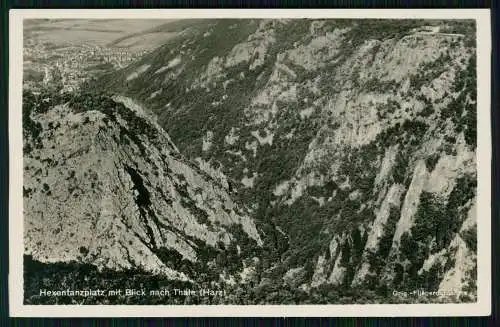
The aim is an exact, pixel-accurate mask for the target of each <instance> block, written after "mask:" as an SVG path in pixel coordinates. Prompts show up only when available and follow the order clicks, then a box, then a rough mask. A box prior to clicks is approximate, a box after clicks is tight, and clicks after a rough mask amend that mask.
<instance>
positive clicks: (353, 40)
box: [105, 20, 476, 301]
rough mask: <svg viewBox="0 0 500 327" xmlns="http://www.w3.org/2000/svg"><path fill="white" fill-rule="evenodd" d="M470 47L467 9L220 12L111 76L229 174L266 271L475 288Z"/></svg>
mask: <svg viewBox="0 0 500 327" xmlns="http://www.w3.org/2000/svg"><path fill="white" fill-rule="evenodd" d="M475 62H476V59H475V26H474V22H469V21H460V22H457V21H417V20H414V21H410V20H402V21H390V20H352V21H351V20H314V21H313V20H221V21H207V22H204V23H203V24H200V23H197V24H193V26H191V27H190V28H189V30H187V31H186V32H185V33H183V34H182V35H181V36H179V37H177V38H175V39H174V40H172V41H170V42H168V43H167V44H166V45H165V46H164V47H161V48H159V49H158V50H157V51H155V52H153V53H152V54H150V55H147V56H145V57H144V58H142V59H141V60H140V61H139V62H137V63H136V64H134V65H131V66H129V67H128V68H127V69H125V70H123V71H120V72H119V73H116V74H113V75H112V78H108V80H107V81H106V82H105V85H106V86H107V87H109V88H111V89H113V90H114V91H115V92H118V93H122V94H125V95H127V96H129V97H132V98H134V99H135V100H136V101H139V102H141V103H143V104H144V106H145V107H147V108H150V109H151V111H152V112H153V113H154V114H156V115H157V116H158V121H159V124H161V125H162V126H163V127H164V128H165V129H166V130H167V131H168V132H169V134H170V135H171V137H172V139H173V140H174V142H175V143H176V144H177V146H178V147H179V149H180V151H181V152H182V153H183V154H184V155H186V156H187V157H189V158H191V159H192V160H203V161H204V162H209V163H210V165H211V166H212V167H216V168H217V169H218V171H220V172H221V173H222V174H224V175H226V176H227V179H228V180H229V181H230V182H231V184H232V185H233V186H234V188H235V189H236V190H237V195H236V197H237V199H236V201H237V202H239V203H242V204H245V205H246V206H248V208H249V210H250V214H251V216H252V217H253V218H254V219H255V220H256V222H257V226H258V229H259V230H260V232H261V234H262V238H263V241H264V248H266V249H267V250H268V251H266V253H267V255H266V256H265V257H263V258H261V259H262V260H261V261H260V263H259V265H258V266H257V267H256V269H257V271H258V272H259V273H258V276H259V277H258V278H257V280H256V282H257V283H260V285H268V284H269V282H270V281H272V283H278V284H281V283H284V284H287V283H288V284H290V283H291V284H292V285H295V286H294V287H295V288H297V289H300V290H303V291H304V292H306V293H308V292H310V291H311V289H312V288H321V287H325V286H326V285H330V287H335V286H338V287H340V288H341V289H346V288H355V287H364V288H365V289H369V290H373V291H374V292H376V293H378V294H381V295H382V296H387V295H388V294H389V293H390V292H392V291H391V290H402V289H404V290H412V289H425V290H428V291H437V290H440V291H449V293H453V292H455V293H453V295H452V296H449V294H448V295H443V296H440V298H441V299H442V300H443V298H444V301H456V300H459V299H461V300H474V299H475V296H476V295H475V294H476V286H475V279H476V277H475V276H476V236H475V235H476V232H475V224H476V223H475V221H476V215H475V203H476V162H475V158H476V73H475V68H476V65H475ZM266 283H267V284H266ZM388 292H389V293H388ZM443 293H444V292H443ZM268 300H269V299H268ZM428 300H429V299H428ZM435 300H436V299H435V298H432V299H430V301H435ZM416 301H427V300H426V299H417V300H416Z"/></svg>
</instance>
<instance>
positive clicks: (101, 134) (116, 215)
mask: <svg viewBox="0 0 500 327" xmlns="http://www.w3.org/2000/svg"><path fill="white" fill-rule="evenodd" d="M103 101H106V102H105V103H104V102H103ZM79 106H80V107H79V108H78V109H75V107H74V106H73V104H72V103H71V101H70V102H66V103H62V104H59V105H55V106H53V107H49V108H48V109H47V110H44V111H43V112H36V111H34V112H32V113H31V114H30V119H31V122H32V123H33V124H35V125H37V124H38V126H40V127H41V128H40V129H39V130H38V133H37V136H36V137H30V136H29V135H28V137H25V157H24V169H25V173H24V195H25V197H24V217H25V218H24V219H25V221H24V233H25V235H24V236H25V237H24V242H25V253H26V254H31V255H32V256H33V258H34V259H36V260H38V261H41V262H70V261H76V262H81V263H88V264H92V265H95V266H97V267H98V268H100V269H102V268H109V269H113V270H125V269H133V268H140V269H142V270H145V271H148V272H151V273H155V274H162V275H165V276H166V277H168V278H172V279H180V280H189V279H190V278H191V276H189V275H186V274H185V273H184V272H180V271H177V270H176V269H177V268H178V267H175V266H174V267H173V266H170V267H169V266H167V264H166V263H167V261H168V260H169V259H170V258H169V256H168V255H167V253H172V251H173V252H177V253H178V254H179V255H180V256H181V258H182V260H187V261H189V262H193V263H194V262H197V261H198V260H199V252H200V251H202V252H203V251H205V248H211V249H216V250H224V249H225V248H226V247H229V245H230V244H231V243H234V242H237V240H236V236H235V235H233V234H232V233H231V232H230V228H233V227H236V226H239V228H241V230H242V231H244V233H243V234H245V235H246V237H247V238H249V239H250V240H252V241H253V243H254V245H255V246H256V247H258V246H260V245H261V244H262V241H261V239H260V236H259V233H258V232H257V230H256V227H255V225H254V223H253V221H252V219H251V218H250V217H249V216H248V214H247V213H245V212H244V211H242V210H241V209H240V208H239V207H238V206H237V205H236V204H235V203H234V201H233V200H232V199H231V196H230V195H229V194H228V192H227V191H226V190H225V188H224V187H223V186H222V185H221V184H219V183H218V182H217V181H216V180H215V179H214V178H212V177H211V176H210V175H209V174H207V173H206V172H203V171H202V170H200V169H198V168H197V165H196V164H194V163H191V162H189V161H188V160H186V159H184V158H183V156H182V155H181V154H180V153H179V151H178V150H177V148H176V146H175V145H174V144H173V143H172V141H171V140H170V138H169V136H168V134H167V133H166V132H165V131H163V129H162V128H161V127H160V126H159V125H158V124H157V123H156V122H155V121H154V120H153V119H152V118H150V117H148V116H147V115H146V114H145V113H144V112H143V111H142V110H141V108H140V107H139V106H138V105H137V104H135V103H134V102H132V101H131V100H130V99H127V98H124V97H115V98H114V100H111V99H105V98H103V99H102V100H99V101H97V102H95V103H94V104H93V105H88V106H87V105H86V104H83V105H82V104H81V103H80V105H79ZM93 106H94V107H93ZM26 149H28V150H27V151H26ZM168 251H170V252H168Z"/></svg>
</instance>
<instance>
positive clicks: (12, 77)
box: [9, 9, 491, 317]
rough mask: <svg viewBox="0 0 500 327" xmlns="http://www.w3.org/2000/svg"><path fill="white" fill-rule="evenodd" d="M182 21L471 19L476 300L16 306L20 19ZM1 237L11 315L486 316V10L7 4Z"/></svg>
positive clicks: (19, 293)
mask: <svg viewBox="0 0 500 327" xmlns="http://www.w3.org/2000/svg"><path fill="white" fill-rule="evenodd" d="M34 18H82V19H90V18H92V19H110V18H113V19H172V18H176V19H180V18H184V19H188V18H191V19H192V18H395V19H398V18H423V19H474V20H476V22H477V25H476V26H477V57H478V60H477V87H478V90H477V91H478V92H477V99H478V101H477V105H478V129H477V130H478V133H479V134H478V140H477V168H478V188H477V192H478V213H477V217H478V222H477V225H478V226H477V227H478V237H477V239H478V251H477V252H478V261H477V264H478V282H477V287H478V302H477V303H472V304H399V305H392V304H367V305H251V306H250V305H248V306H238V305H218V306H208V305H199V306H189V305H186V306H185V305H180V306H139V305H131V306H127V305H89V306H77V305H66V306H65V305H24V304H23V273H22V272H23V263H22V257H23V219H22V217H23V198H22V180H23V165H22V161H23V154H22V127H21V122H22V117H21V116H22V109H21V108H22V104H21V102H22V66H23V59H22V58H23V19H34ZM9 27H10V34H9V37H10V38H9V40H10V42H9V58H10V67H9V141H10V142H9V154H10V165H9V167H10V172H9V178H10V189H9V194H10V198H9V208H10V210H9V219H10V224H9V236H10V248H9V251H10V252H9V254H10V263H9V264H10V271H9V302H10V315H11V316H14V317H113V316H114V317H146V316H148V317H189V316H193V317H195V316H198V317H200V316H204V317H226V316H235V317H248V316H260V317H282V316H293V317H299V316H301V317H305V316H322V317H334V316H339V317H340V316H343V317H358V316H359V317H361V316H364V317H382V316H384V317H385V316H487V315H490V314H491V260H490V258H491V251H490V244H491V235H490V231H491V222H490V220H491V206H490V205H491V194H490V183H491V171H490V169H491V133H490V99H491V97H490V92H491V86H490V70H491V63H490V61H491V34H490V33H491V29H490V12H489V10H486V9H467V10H465V9H433V10H425V9H412V10H404V9H389V10H382V9H376V10H375V9H362V10H360V9H356V10H354V9H348V10H344V9H319V10H316V9H311V10H309V9H308V10H293V9H266V10H261V9H257V10H247V9H240V10H226V9H211V10H199V9H175V10H173V9H170V10H169V9H126V10H123V9H104V10H100V9H90V10H89V9H76V10H75V9H71V10H67V9H57V10H49V9H43V10H32V9H24V10H23V9H12V10H10V13H9Z"/></svg>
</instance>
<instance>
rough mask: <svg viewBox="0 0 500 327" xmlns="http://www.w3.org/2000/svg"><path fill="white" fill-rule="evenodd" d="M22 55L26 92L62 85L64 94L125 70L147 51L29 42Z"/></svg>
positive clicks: (30, 40) (89, 45)
mask: <svg viewBox="0 0 500 327" xmlns="http://www.w3.org/2000/svg"><path fill="white" fill-rule="evenodd" d="M23 52H24V54H23V55H24V58H23V59H24V78H23V86H24V88H25V89H30V90H34V91H36V90H37V89H39V88H40V87H43V86H45V85H48V84H57V83H61V84H62V85H61V90H60V91H61V92H71V91H74V90H75V89H77V88H78V86H79V85H80V84H81V83H82V82H84V81H85V80H87V79H88V78H90V77H92V76H95V75H97V74H99V73H103V72H106V71H109V70H113V69H118V68H122V67H125V66H127V65H128V64H130V63H131V62H133V61H134V60H136V59H137V58H139V57H141V56H142V55H144V54H145V53H147V52H148V51H147V50H141V49H133V48H132V49H130V48H121V47H105V46H99V45H92V44H78V45H75V44H67V45H64V46H56V45H54V44H52V43H49V42H42V41H39V40H37V39H29V40H26V41H25V44H24V51H23Z"/></svg>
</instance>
